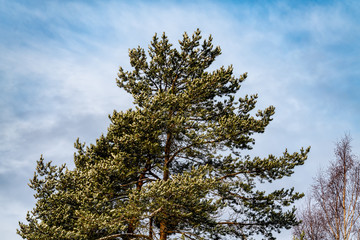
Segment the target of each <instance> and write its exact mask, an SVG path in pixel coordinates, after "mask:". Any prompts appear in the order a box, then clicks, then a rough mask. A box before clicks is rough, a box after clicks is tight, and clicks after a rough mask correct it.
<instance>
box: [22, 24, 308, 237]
mask: <svg viewBox="0 0 360 240" xmlns="http://www.w3.org/2000/svg"><path fill="white" fill-rule="evenodd" d="M201 38H202V37H201V34H200V31H199V30H197V31H195V33H194V34H193V35H192V36H191V37H190V36H188V35H187V34H186V33H185V34H184V35H183V39H182V40H181V41H179V45H180V47H179V48H174V47H173V46H172V44H170V43H169V41H168V38H167V36H166V35H165V34H163V35H162V36H161V37H158V36H157V35H155V36H154V38H153V40H152V42H151V44H150V45H149V51H148V54H146V52H145V50H144V49H142V48H140V47H138V48H136V49H132V50H130V51H129V56H130V63H131V66H132V67H133V70H132V71H125V70H123V69H122V68H120V70H119V73H118V78H117V85H118V86H119V87H120V88H122V89H124V90H125V91H127V92H128V93H130V94H131V95H132V96H133V98H134V108H133V109H129V110H127V111H120V112H117V111H114V113H113V114H112V115H111V116H110V120H111V124H110V126H109V128H108V132H107V134H106V135H103V136H101V137H100V138H99V139H98V140H97V141H96V143H95V144H91V145H90V146H88V147H86V146H85V144H83V143H80V142H79V140H77V141H76V143H75V147H76V149H77V153H76V154H75V157H74V162H75V168H74V169H73V170H69V169H67V168H66V167H65V166H60V167H57V166H53V165H52V164H51V162H49V163H46V162H45V161H44V159H43V158H41V159H40V160H39V161H38V164H37V169H36V172H35V175H34V178H33V179H32V180H31V181H30V187H31V188H32V189H34V190H35V192H36V194H35V198H36V199H37V203H36V206H35V208H34V209H33V210H32V211H31V212H29V213H28V215H27V223H20V228H19V230H18V234H20V235H21V236H22V237H23V238H26V239H44V240H45V239H46V240H48V239H103V240H104V239H161V240H165V239H174V238H179V239H228V238H229V237H230V236H233V237H236V238H239V239H248V237H249V236H251V235H253V234H262V235H264V237H266V238H268V239H273V237H272V236H273V235H272V233H273V232H274V231H275V232H278V231H280V229H282V228H286V229H288V228H290V227H292V226H293V225H295V224H297V220H296V218H295V214H294V212H295V209H294V208H293V209H290V210H289V208H288V206H290V205H291V204H292V203H293V202H294V201H295V200H297V199H299V198H301V197H302V196H303V194H300V193H297V192H294V189H280V190H277V191H274V192H272V193H266V192H264V191H259V190H256V187H257V184H258V183H259V182H264V181H266V182H271V181H273V180H276V179H280V178H282V177H284V176H290V175H291V174H292V173H293V169H294V167H295V166H297V165H302V164H303V163H304V161H305V160H306V158H307V154H308V152H309V149H301V150H300V152H295V153H293V154H290V153H288V152H287V151H285V153H284V154H283V155H282V156H280V157H275V156H273V155H269V156H268V157H266V158H259V157H255V158H250V157H249V156H247V155H245V156H243V155H241V152H242V151H243V150H249V149H251V148H252V145H253V144H254V143H255V140H254V138H253V134H255V133H263V132H264V130H265V128H266V126H267V125H268V124H269V123H270V121H271V120H272V116H273V114H274V107H272V106H270V107H268V108H266V109H264V110H262V111H260V110H259V111H258V112H257V113H255V114H252V111H253V110H254V108H255V104H256V100H257V95H250V96H249V95H245V96H244V97H241V98H239V99H238V100H236V99H235V94H236V93H237V92H238V90H239V89H240V86H241V83H242V82H243V81H244V80H245V78H246V77H247V74H246V73H245V74H243V75H241V76H240V77H239V78H236V77H234V76H233V68H232V66H229V67H227V68H225V67H221V68H219V69H217V70H215V71H212V72H208V71H206V69H207V68H208V67H209V66H210V65H211V64H212V63H213V62H214V60H215V58H216V57H217V56H219V55H220V54H221V50H220V48H219V47H214V46H213V45H212V38H211V36H210V37H209V38H208V39H206V40H204V41H203V42H201V41H200V40H201Z"/></svg>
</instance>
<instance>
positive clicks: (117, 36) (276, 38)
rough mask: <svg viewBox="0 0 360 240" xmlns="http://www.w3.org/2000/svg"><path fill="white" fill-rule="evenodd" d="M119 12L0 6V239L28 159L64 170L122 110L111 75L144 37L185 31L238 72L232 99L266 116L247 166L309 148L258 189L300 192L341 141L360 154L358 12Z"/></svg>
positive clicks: (289, 4)
mask: <svg viewBox="0 0 360 240" xmlns="http://www.w3.org/2000/svg"><path fill="white" fill-rule="evenodd" d="M129 2H130V1H65V0H62V1H60V0H59V1H40V0H39V1H36V0H34V1H25V0H24V1H20V0H8V1H6V0H0V110H1V114H0V232H1V239H6V240H16V239H18V240H19V239H21V238H20V237H19V236H17V235H16V233H15V232H16V228H17V227H18V221H24V219H25V216H26V212H27V211H28V210H31V209H32V208H33V207H34V203H35V201H34V199H33V196H32V195H33V192H32V191H31V189H30V188H29V187H28V186H27V183H28V181H29V178H31V177H32V176H33V172H34V170H35V166H36V160H38V159H39V157H40V155H41V154H43V155H44V157H45V159H46V160H48V161H50V160H52V161H53V162H54V163H56V164H62V163H67V164H68V165H69V166H70V167H72V166H73V164H72V160H73V153H74V148H73V143H74V141H75V140H76V138H78V137H79V138H80V140H81V141H85V142H86V143H94V142H95V139H96V138H97V137H99V136H100V135H101V133H106V131H107V126H108V125H109V120H108V114H111V113H112V111H113V109H117V110H126V109H128V108H130V107H132V99H131V97H130V96H129V95H127V94H126V93H125V92H124V91H123V90H121V89H119V88H118V87H117V86H116V83H115V78H116V74H117V71H118V68H119V66H122V67H124V68H125V69H128V70H129V60H128V49H129V48H134V47H137V46H138V45H140V46H142V47H144V48H146V47H147V46H148V44H149V42H150V40H151V38H152V36H153V35H154V33H155V32H157V33H159V34H161V33H162V32H166V34H167V35H168V36H169V39H170V41H171V42H172V43H174V44H175V46H177V45H176V44H177V40H178V39H180V38H181V37H182V34H183V33H184V32H185V31H186V32H188V33H189V34H192V33H193V32H194V31H195V30H196V28H200V30H202V33H203V36H204V37H207V36H208V35H209V34H212V36H213V37H214V43H215V45H220V46H221V48H222V52H223V54H222V55H221V56H220V57H218V60H217V61H216V62H215V64H214V66H212V69H215V68H217V67H219V66H221V65H225V66H227V65H230V64H233V66H234V69H235V74H236V75H237V76H238V75H239V74H241V73H243V72H248V75H249V76H248V79H247V80H246V81H245V82H244V83H243V86H242V88H241V90H240V92H239V96H243V95H245V94H254V93H258V94H259V101H258V108H259V109H262V108H264V107H266V106H268V105H274V106H275V107H276V114H275V116H274V120H273V122H272V123H271V124H270V126H269V127H268V129H267V130H266V132H265V133H264V134H262V135H258V136H256V140H257V142H256V145H255V147H254V149H253V151H252V153H251V154H252V155H254V156H255V155H259V156H266V155H267V154H270V153H272V154H276V155H280V154H281V153H282V152H283V151H284V150H285V148H287V149H288V150H289V151H290V152H293V151H298V150H299V149H300V148H301V147H307V146H311V153H310V154H309V159H308V161H307V162H306V164H305V165H304V166H301V167H298V168H297V169H296V170H295V174H294V175H293V176H292V177H290V178H286V179H284V180H282V181H279V182H277V183H275V185H274V186H266V187H265V188H266V189H272V188H274V189H275V188H282V187H291V186H295V187H296V190H297V191H301V192H308V191H309V190H310V188H311V184H312V182H313V177H314V176H316V174H317V172H318V171H319V169H321V168H326V166H328V163H329V160H332V159H333V149H334V143H335V142H336V141H337V140H339V139H340V138H341V137H342V136H343V135H344V133H350V134H351V135H352V137H353V139H354V140H353V142H352V143H353V150H354V152H355V153H356V154H358V153H359V152H360V150H359V149H360V124H359V123H360V113H359V110H360V94H359V91H360V41H359V40H360V2H358V1H355V0H354V1H346V0H345V1H250V0H249V1H197V2H190V1H133V2H131V3H129ZM289 235H290V232H289V231H288V232H283V233H281V234H280V235H279V237H278V239H283V240H285V239H290V236H289Z"/></svg>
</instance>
